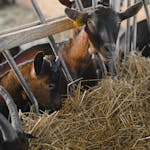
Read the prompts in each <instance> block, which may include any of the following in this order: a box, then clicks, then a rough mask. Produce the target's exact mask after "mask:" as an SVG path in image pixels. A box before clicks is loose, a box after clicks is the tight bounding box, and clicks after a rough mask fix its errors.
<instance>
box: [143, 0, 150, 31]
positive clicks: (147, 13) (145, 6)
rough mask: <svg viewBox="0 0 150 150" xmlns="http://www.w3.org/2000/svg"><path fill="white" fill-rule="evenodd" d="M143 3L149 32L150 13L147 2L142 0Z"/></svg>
mask: <svg viewBox="0 0 150 150" xmlns="http://www.w3.org/2000/svg"><path fill="white" fill-rule="evenodd" d="M143 3H144V9H145V13H146V18H147V25H148V30H149V32H150V14H149V11H148V7H147V3H148V2H147V3H146V0H143Z"/></svg>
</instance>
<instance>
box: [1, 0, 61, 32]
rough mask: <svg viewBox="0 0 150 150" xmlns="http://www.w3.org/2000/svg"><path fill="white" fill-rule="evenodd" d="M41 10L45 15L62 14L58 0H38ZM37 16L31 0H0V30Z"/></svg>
mask: <svg viewBox="0 0 150 150" xmlns="http://www.w3.org/2000/svg"><path fill="white" fill-rule="evenodd" d="M38 3H39V6H40V7H41V10H42V12H43V13H44V15H45V16H47V17H56V16H59V15H62V14H63V11H64V7H63V6H62V5H61V4H60V3H59V2H58V0H38ZM37 19H38V18H37V17H36V14H35V13H34V10H33V8H32V4H31V0H15V2H14V0H0V32H1V31H2V30H5V29H8V28H12V27H16V26H20V25H23V24H26V23H31V22H33V21H35V20H37Z"/></svg>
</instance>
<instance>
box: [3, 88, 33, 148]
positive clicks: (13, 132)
mask: <svg viewBox="0 0 150 150" xmlns="http://www.w3.org/2000/svg"><path fill="white" fill-rule="evenodd" d="M0 93H1V95H2V96H3V98H4V100H5V103H6V105H7V107H8V109H9V114H10V118H11V124H10V123H9V121H8V120H7V119H6V118H5V117H4V116H3V115H2V114H1V113H0V130H1V135H0V149H1V150H10V149H12V148H13V149H15V150H28V149H29V143H28V137H29V136H30V137H32V136H31V135H29V134H26V133H24V132H23V129H22V126H21V121H20V119H19V114H18V111H17V107H16V105H15V103H14V101H13V99H12V97H11V96H10V95H9V93H8V92H7V91H6V90H5V89H4V88H3V87H2V86H0Z"/></svg>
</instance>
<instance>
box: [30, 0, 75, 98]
mask: <svg viewBox="0 0 150 150" xmlns="http://www.w3.org/2000/svg"><path fill="white" fill-rule="evenodd" d="M31 2H32V5H33V7H34V9H35V11H36V13H37V15H38V17H39V19H40V21H41V23H45V22H46V20H45V17H44V15H43V14H42V12H41V10H40V7H39V5H38V3H37V1H36V0H31ZM48 42H49V44H50V46H51V48H52V50H53V53H54V55H55V57H56V58H59V60H60V62H61V69H62V72H63V74H64V76H65V78H66V80H67V82H73V79H72V76H71V74H70V72H69V70H68V68H67V66H66V64H65V62H64V60H63V58H62V55H61V54H60V50H59V48H58V47H57V45H56V43H55V40H54V38H53V36H49V37H48ZM70 89H71V91H74V90H75V85H74V84H72V85H71V87H70ZM70 94H71V95H72V94H73V93H72V92H70Z"/></svg>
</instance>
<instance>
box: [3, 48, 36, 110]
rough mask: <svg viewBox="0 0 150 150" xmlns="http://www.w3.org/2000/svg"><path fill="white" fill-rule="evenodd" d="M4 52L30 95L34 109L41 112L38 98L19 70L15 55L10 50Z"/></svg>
mask: <svg viewBox="0 0 150 150" xmlns="http://www.w3.org/2000/svg"><path fill="white" fill-rule="evenodd" d="M2 53H3V55H4V57H5V58H6V60H7V61H8V63H9V65H10V67H11V68H12V70H13V71H14V73H15V75H16V77H17V79H18V81H19V82H20V84H21V85H22V87H23V89H24V91H25V92H26V94H27V96H28V97H29V99H30V101H31V103H32V105H33V110H34V111H35V112H37V113H38V112H39V106H38V102H37V100H36V98H35V97H34V95H33V94H32V92H31V90H30V89H29V87H28V85H27V83H26V81H25V80H24V78H23V76H22V74H21V72H20V71H19V69H18V67H17V65H16V62H15V61H14V60H13V57H12V56H11V54H10V53H9V51H8V50H4V51H2Z"/></svg>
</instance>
